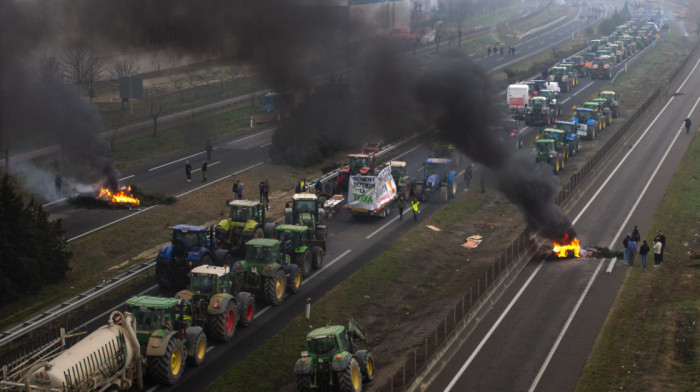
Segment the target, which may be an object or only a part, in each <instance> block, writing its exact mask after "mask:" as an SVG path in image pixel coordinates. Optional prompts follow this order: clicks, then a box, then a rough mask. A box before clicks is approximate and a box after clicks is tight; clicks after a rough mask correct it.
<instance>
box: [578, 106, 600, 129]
mask: <svg viewBox="0 0 700 392" xmlns="http://www.w3.org/2000/svg"><path fill="white" fill-rule="evenodd" d="M574 113H575V115H574V119H576V120H575V121H574V122H578V123H583V124H588V125H591V124H589V121H595V120H596V113H595V111H594V110H593V109H587V108H576V109H574Z"/></svg>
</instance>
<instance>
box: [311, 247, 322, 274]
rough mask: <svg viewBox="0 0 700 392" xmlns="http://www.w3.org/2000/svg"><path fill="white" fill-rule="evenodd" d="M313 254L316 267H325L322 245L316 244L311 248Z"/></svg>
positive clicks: (313, 262)
mask: <svg viewBox="0 0 700 392" xmlns="http://www.w3.org/2000/svg"><path fill="white" fill-rule="evenodd" d="M311 256H312V264H313V266H314V269H317V270H319V269H321V267H323V249H322V248H321V247H320V246H314V247H313V248H312V249H311Z"/></svg>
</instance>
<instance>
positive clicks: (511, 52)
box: [486, 46, 515, 56]
mask: <svg viewBox="0 0 700 392" xmlns="http://www.w3.org/2000/svg"><path fill="white" fill-rule="evenodd" d="M486 51H487V53H488V55H489V56H491V52H493V55H494V56H495V55H497V54H498V53H499V51H500V53H501V56H503V46H501V47H500V50H499V48H498V47H496V46H494V47H493V49H491V47H490V46H489V47H488V48H487V49H486ZM508 56H515V46H509V47H508Z"/></svg>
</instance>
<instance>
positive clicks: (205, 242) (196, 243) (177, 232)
mask: <svg viewBox="0 0 700 392" xmlns="http://www.w3.org/2000/svg"><path fill="white" fill-rule="evenodd" d="M171 230H172V232H173V236H172V241H171V242H172V248H173V249H172V252H173V255H174V257H183V256H186V255H187V254H188V253H189V252H191V251H193V250H197V249H199V248H207V247H209V237H208V236H209V228H208V227H206V226H191V225H176V226H173V227H171Z"/></svg>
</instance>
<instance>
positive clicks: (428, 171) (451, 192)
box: [413, 158, 457, 203]
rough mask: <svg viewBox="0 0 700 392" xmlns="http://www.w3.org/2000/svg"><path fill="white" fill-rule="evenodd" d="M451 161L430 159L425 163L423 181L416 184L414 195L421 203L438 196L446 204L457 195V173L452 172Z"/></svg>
mask: <svg viewBox="0 0 700 392" xmlns="http://www.w3.org/2000/svg"><path fill="white" fill-rule="evenodd" d="M452 168H453V164H452V160H451V159H447V158H428V159H426V161H425V166H424V171H423V180H422V181H420V182H418V183H416V185H415V188H414V191H413V193H414V195H415V196H416V198H418V200H420V201H426V200H428V199H430V198H432V197H433V196H434V195H435V194H438V195H439V197H440V200H441V201H442V202H443V203H445V202H447V200H448V199H450V198H453V197H454V196H455V194H457V181H456V179H455V177H456V176H457V172H455V171H454V170H452Z"/></svg>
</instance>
